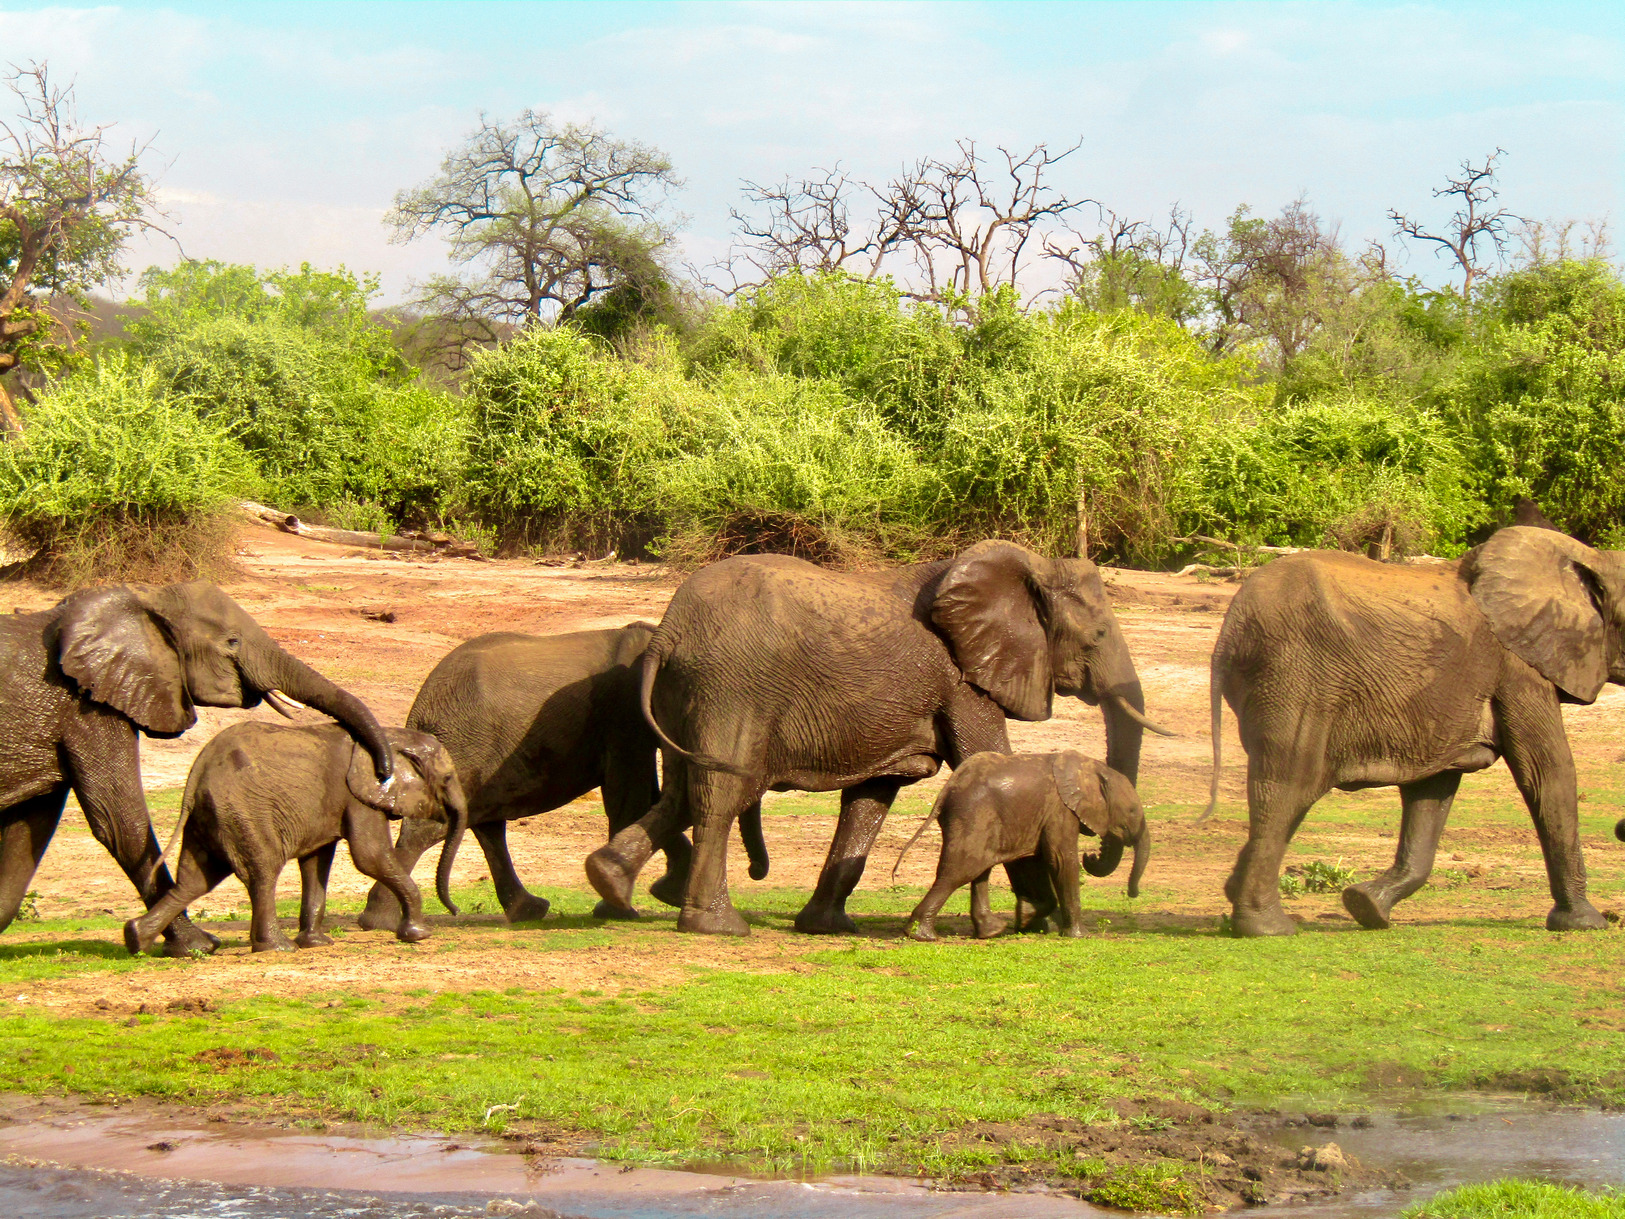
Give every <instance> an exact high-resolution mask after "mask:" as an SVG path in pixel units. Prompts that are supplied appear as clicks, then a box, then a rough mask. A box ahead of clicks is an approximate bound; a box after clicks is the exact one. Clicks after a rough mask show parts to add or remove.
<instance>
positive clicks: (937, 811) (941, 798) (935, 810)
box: [891, 783, 949, 880]
mask: <svg viewBox="0 0 1625 1219" xmlns="http://www.w3.org/2000/svg"><path fill="white" fill-rule="evenodd" d="M948 786H949V785H948V784H947V783H944V784H943V785H942V790H941V791H939V792H938V793H937V798H936V800H935V801H934V802H933V803H932V805H931V811H930V812H929V813H927V814H926V815H925V820H924V821H922V822H920V828H919V829H917V830H915V831H914V837H912V838H910V839H909V840H908V841H907V842H905V843H904V844H903V849H902V850H901V851H898V852H897V862H896V863H894V864H892V866H891V877H892V879H893V880H896V879H897V869H898V868H900V867H902V866H903V856H905V855H907V854H908V853H909V851H910V849H911V848H912V847H913V846H914V844H915V843H916V842H918V841H919V840H920V835H921V834H923V833H925V827H926V826H928V825H930V824H931V823H932V822H933V821H935V820H936V819H937V818H938V817H940V816H942V806H943V805H944V804H946V803H947V802H948Z"/></svg>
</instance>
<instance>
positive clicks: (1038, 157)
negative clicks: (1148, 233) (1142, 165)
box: [874, 140, 1094, 314]
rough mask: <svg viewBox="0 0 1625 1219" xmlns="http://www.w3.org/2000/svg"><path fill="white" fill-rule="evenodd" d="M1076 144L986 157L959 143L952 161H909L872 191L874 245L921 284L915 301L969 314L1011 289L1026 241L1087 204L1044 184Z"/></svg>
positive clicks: (1016, 286)
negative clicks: (896, 255)
mask: <svg viewBox="0 0 1625 1219" xmlns="http://www.w3.org/2000/svg"><path fill="white" fill-rule="evenodd" d="M1081 146H1082V145H1081V141H1080V142H1079V143H1078V144H1074V145H1072V147H1070V148H1068V149H1066V150H1064V151H1062V152H1059V153H1052V152H1050V150H1049V146H1048V145H1047V144H1035V145H1034V146H1033V147H1032V148H1031V149H1030V150H1029V151H1027V152H1025V153H1022V154H1020V155H1018V154H1017V153H1015V152H1014V151H1012V150H1011V149H1008V148H1005V147H1004V146H1003V145H999V146H998V147H997V153H998V155H997V157H996V158H991V157H986V156H984V155H983V154H982V153H981V152H980V151H979V150H978V149H977V146H976V142H975V141H974V140H960V141H958V150H959V155H958V156H956V157H950V158H947V159H935V158H933V159H928V160H923V161H919V162H916V163H915V165H914V167H913V168H912V169H910V170H907V171H905V172H904V173H902V174H900V175H898V176H897V177H896V178H893V179H892V180H891V181H890V182H889V183H887V184H886V185H885V186H884V187H880V188H877V189H876V190H875V191H874V194H875V196H876V198H877V199H878V201H879V204H880V216H879V223H878V225H877V226H876V228H877V238H876V240H877V241H878V242H879V243H880V244H881V246H882V247H883V248H886V249H897V250H900V251H901V250H907V251H908V253H909V254H910V256H911V257H912V259H913V262H914V266H915V269H916V271H917V272H918V273H919V275H920V277H921V280H922V281H923V289H922V290H921V291H920V292H919V293H918V294H919V295H921V296H923V297H924V298H926V299H929V300H934V301H938V302H942V303H944V304H948V305H950V306H951V307H953V308H956V309H959V310H961V311H963V312H965V313H967V314H973V313H974V311H975V304H974V302H975V300H976V299H977V298H979V297H983V296H987V295H989V294H991V293H992V292H993V291H994V290H995V289H996V288H998V287H1001V286H1008V287H1010V288H1012V289H1019V286H1020V276H1021V272H1022V270H1023V269H1024V267H1025V265H1026V263H1025V258H1026V255H1027V251H1028V246H1029V245H1030V244H1031V243H1032V241H1033V239H1034V237H1039V238H1040V239H1041V238H1042V236H1043V233H1044V230H1045V228H1046V227H1047V226H1048V225H1049V224H1051V223H1053V222H1055V221H1058V220H1060V219H1061V218H1063V217H1065V216H1067V215H1069V214H1070V213H1072V212H1073V211H1076V210H1077V209H1078V208H1080V207H1083V206H1085V205H1087V204H1091V203H1093V202H1094V200H1092V199H1071V198H1068V197H1067V196H1066V195H1065V194H1062V193H1061V192H1060V191H1058V190H1056V188H1055V187H1054V186H1052V185H1051V184H1050V183H1049V182H1048V181H1047V180H1046V179H1047V177H1048V176H1049V174H1050V172H1051V170H1053V168H1054V167H1055V166H1056V165H1058V164H1060V163H1061V162H1062V161H1064V160H1065V159H1066V158H1067V157H1069V156H1071V155H1072V154H1073V153H1074V152H1076V151H1077V150H1078V149H1079V148H1080V147H1081ZM1000 162H1002V164H1000Z"/></svg>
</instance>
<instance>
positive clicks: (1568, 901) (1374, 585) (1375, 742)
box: [1208, 526, 1625, 935]
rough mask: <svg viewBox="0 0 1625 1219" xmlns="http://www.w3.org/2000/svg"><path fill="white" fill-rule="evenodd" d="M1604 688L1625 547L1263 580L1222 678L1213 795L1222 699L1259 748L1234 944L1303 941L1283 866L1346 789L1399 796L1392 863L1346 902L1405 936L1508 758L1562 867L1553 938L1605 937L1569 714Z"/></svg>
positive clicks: (1216, 655)
mask: <svg viewBox="0 0 1625 1219" xmlns="http://www.w3.org/2000/svg"><path fill="white" fill-rule="evenodd" d="M1605 682H1616V683H1617V682H1625V552H1619V551H1606V550H1594V549H1592V548H1591V547H1589V546H1586V545H1584V544H1583V543H1580V542H1577V541H1575V540H1574V539H1572V538H1570V537H1567V536H1565V535H1564V534H1561V533H1557V532H1555V531H1552V530H1550V529H1543V528H1535V527H1528V526H1515V527H1512V528H1508V529H1503V530H1501V531H1500V532H1498V533H1496V534H1494V535H1493V536H1492V537H1491V538H1490V539H1489V541H1487V542H1485V543H1484V544H1483V545H1482V546H1480V547H1478V548H1477V549H1476V550H1473V551H1470V552H1468V553H1467V554H1466V555H1465V556H1463V557H1462V558H1461V559H1459V560H1458V561H1456V562H1453V563H1441V564H1435V565H1429V566H1402V565H1397V564H1385V563H1376V562H1372V561H1371V560H1369V559H1364V558H1357V557H1355V556H1353V555H1347V554H1341V553H1337V552H1330V551H1328V552H1317V553H1310V554H1299V555H1293V556H1289V557H1286V558H1281V559H1277V560H1276V561H1275V562H1273V563H1270V564H1269V565H1268V566H1266V567H1264V568H1262V569H1261V570H1259V571H1257V572H1255V573H1254V574H1253V575H1251V576H1249V577H1248V578H1247V580H1246V581H1245V582H1244V583H1243V584H1242V586H1241V588H1240V590H1239V591H1238V592H1237V593H1236V596H1235V599H1234V600H1233V601H1232V602H1231V604H1230V609H1229V611H1228V612H1227V613H1226V614H1225V618H1224V625H1223V626H1222V628H1221V629H1220V631H1219V639H1218V643H1217V645H1216V646H1215V648H1214V651H1213V665H1212V714H1213V797H1214V800H1215V801H1216V799H1217V795H1218V782H1219V765H1220V740H1219V726H1220V715H1221V711H1222V705H1223V702H1228V703H1229V704H1230V707H1231V709H1232V710H1233V711H1234V712H1235V714H1236V719H1237V721H1238V723H1239V725H1240V729H1241V742H1242V747H1243V748H1244V749H1245V750H1246V752H1247V805H1248V816H1249V831H1248V836H1247V843H1246V845H1245V846H1244V847H1243V848H1242V850H1241V854H1240V856H1239V857H1238V858H1237V860H1236V866H1235V870H1234V871H1233V872H1232V873H1231V875H1230V879H1229V880H1228V882H1226V884H1225V895H1226V896H1227V897H1228V898H1229V899H1230V901H1231V903H1232V905H1233V913H1232V926H1233V927H1234V929H1235V932H1236V934H1237V935H1283V934H1288V933H1290V932H1292V931H1293V930H1295V928H1294V925H1293V923H1292V921H1291V919H1289V918H1288V917H1287V915H1286V913H1285V911H1283V910H1282V909H1281V900H1280V891H1279V873H1280V867H1281V860H1282V856H1283V854H1284V853H1285V851H1286V844H1287V842H1288V840H1289V839H1290V838H1291V837H1292V834H1293V832H1294V831H1295V830H1296V829H1297V827H1298V824H1299V823H1300V822H1301V821H1302V820H1303V817H1304V815H1305V814H1306V813H1307V812H1308V811H1309V807H1310V806H1311V805H1312V804H1314V802H1315V801H1316V800H1318V799H1319V798H1320V797H1321V796H1322V795H1324V794H1325V793H1326V792H1328V791H1330V790H1331V789H1332V788H1334V787H1335V788H1339V789H1341V790H1344V791H1352V790H1355V789H1357V788H1365V787H1389V786H1397V787H1398V788H1399V795H1400V802H1401V804H1402V806H1403V809H1404V812H1403V817H1402V821H1401V825H1400V832H1399V843H1398V848H1397V850H1396V851H1395V855H1394V863H1393V866H1392V867H1391V868H1389V869H1388V870H1387V871H1386V872H1384V873H1382V874H1381V875H1380V876H1376V877H1373V878H1372V879H1371V880H1368V881H1365V882H1363V883H1361V884H1358V885H1354V886H1352V887H1350V888H1348V889H1345V890H1344V891H1343V904H1344V906H1346V907H1347V909H1348V911H1349V913H1350V914H1352V915H1353V916H1354V918H1355V919H1356V920H1357V921H1358V922H1359V923H1360V924H1361V925H1362V926H1365V927H1372V928H1380V927H1386V926H1388V920H1389V914H1390V912H1391V911H1392V909H1393V906H1394V903H1395V902H1398V901H1400V900H1401V899H1403V898H1405V897H1408V896H1410V895H1411V894H1412V893H1414V892H1416V890H1417V889H1419V888H1421V887H1422V885H1423V883H1424V882H1425V881H1426V880H1427V877H1428V873H1429V872H1430V871H1431V870H1432V867H1433V857H1434V853H1435V851H1436V849H1437V847H1438V843H1439V835H1440V833H1441V832H1442V831H1443V829H1444V823H1445V818H1446V817H1447V816H1448V814H1449V812H1450V804H1451V801H1452V800H1454V799H1455V795H1456V789H1457V787H1458V785H1459V784H1460V782H1461V776H1462V775H1463V774H1468V773H1471V772H1472V771H1476V770H1483V769H1484V768H1485V767H1487V766H1490V765H1492V764H1493V763H1494V762H1495V761H1496V759H1498V758H1501V757H1504V758H1506V761H1507V766H1508V767H1509V768H1510V769H1511V771H1512V777H1513V779H1514V780H1515V781H1516V782H1517V784H1518V790H1519V791H1520V792H1521V793H1522V795H1523V798H1524V802H1525V803H1526V804H1527V805H1528V807H1529V812H1530V815H1531V816H1532V817H1533V818H1534V822H1535V830H1536V833H1537V834H1538V835H1539V837H1540V844H1541V850H1542V852H1543V853H1544V854H1545V857H1546V872H1547V876H1548V878H1549V880H1550V883H1551V891H1552V898H1553V900H1554V902H1555V903H1556V904H1555V905H1554V906H1553V907H1552V910H1551V913H1550V914H1548V915H1547V918H1546V926H1547V927H1548V928H1549V929H1551V930H1553V931H1566V930H1573V929H1577V928H1596V927H1601V926H1603V919H1602V916H1601V915H1599V914H1598V913H1597V911H1596V910H1595V909H1594V908H1593V907H1592V905H1591V903H1590V901H1588V900H1587V898H1586V873H1585V863H1584V861H1583V860H1582V859H1581V856H1580V840H1579V831H1578V824H1577V814H1576V807H1577V804H1576V797H1577V793H1576V790H1575V772H1574V759H1573V757H1572V755H1571V754H1570V752H1569V744H1568V738H1567V737H1566V736H1565V735H1564V731H1563V716H1562V711H1561V705H1562V704H1563V703H1582V704H1585V703H1590V702H1592V701H1594V700H1595V699H1596V697H1597V693H1598V691H1599V690H1601V689H1602V686H1603V684H1604V683H1605ZM1221 700H1222V701H1221ZM1212 808H1213V803H1212V802H1210V803H1209V806H1208V809H1209V812H1211V811H1212Z"/></svg>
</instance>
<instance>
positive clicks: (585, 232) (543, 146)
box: [386, 110, 680, 342]
mask: <svg viewBox="0 0 1625 1219" xmlns="http://www.w3.org/2000/svg"><path fill="white" fill-rule="evenodd" d="M678 185H680V182H679V180H678V179H677V177H676V175H675V174H674V173H673V171H672V166H671V162H670V160H668V159H667V157H666V154H665V153H663V152H661V151H660V150H659V149H656V148H651V147H649V146H648V145H646V144H640V143H637V142H635V141H630V140H618V139H615V138H614V137H612V136H610V135H609V134H608V133H607V132H605V131H602V130H600V129H599V128H597V127H594V126H590V125H581V124H576V123H565V124H562V125H561V124H558V123H555V122H554V121H553V119H552V118H551V117H550V116H549V115H547V114H546V113H545V112H541V111H535V110H525V111H522V112H521V113H520V114H519V116H518V117H517V118H516V119H514V120H513V121H512V122H501V121H497V120H494V119H490V118H487V117H485V116H483V115H482V116H481V118H480V125H479V127H478V128H477V129H476V130H475V131H474V132H473V134H472V135H470V136H469V137H468V139H467V140H466V141H464V143H463V144H462V145H460V146H459V147H457V148H454V149H453V150H452V151H451V152H449V153H447V154H446V159H445V160H444V161H443V162H442V163H441V166H440V172H439V174H437V175H436V176H435V177H434V178H432V179H430V180H429V181H428V182H426V183H424V184H423V185H421V186H418V187H415V188H413V189H411V190H403V191H401V192H400V193H398V194H397V195H396V196H395V206H394V208H393V209H392V210H391V211H390V213H389V215H388V216H387V217H386V222H387V223H388V224H390V225H391V226H393V228H394V230H395V240H397V241H412V240H415V239H417V238H419V237H423V236H425V235H427V234H429V233H440V234H442V235H444V236H445V237H446V238H447V240H448V241H449V242H450V244H451V260H452V262H453V263H455V264H458V265H459V266H462V267H465V268H467V270H466V271H465V273H463V274H461V275H445V276H435V277H433V278H431V279H430V280H428V281H427V282H426V283H425V284H424V285H423V291H422V294H421V302H420V303H421V306H422V307H423V308H424V309H425V310H427V311H428V312H430V313H431V314H434V315H438V316H441V317H444V318H446V319H448V321H451V322H453V323H455V325H454V326H453V327H452V330H453V332H454V333H456V335H457V336H458V338H459V341H468V340H473V341H481V342H491V341H494V340H495V339H496V337H497V336H498V335H499V334H501V333H502V332H503V331H504V330H505V329H506V328H510V327H513V326H523V325H526V324H529V323H531V322H536V321H541V320H546V319H550V318H551V319H559V320H566V319H569V318H570V317H571V316H573V315H574V314H575V313H576V312H577V311H578V310H580V309H581V308H582V307H583V306H585V305H587V304H588V302H590V301H592V300H593V298H594V297H596V296H598V295H600V294H601V293H606V292H608V291H610V290H611V289H613V288H616V287H618V286H621V285H626V284H633V285H636V286H640V287H642V288H644V289H645V290H646V291H647V294H648V295H649V296H651V297H652V296H657V295H658V291H657V285H656V284H654V283H653V282H645V281H654V280H659V281H660V284H661V285H663V284H664V283H665V276H666V272H665V268H664V264H663V261H662V260H663V256H664V255H665V254H666V253H667V251H668V248H669V246H670V244H671V242H672V238H673V228H672V224H671V222H670V221H669V220H668V219H667V218H666V217H665V216H664V215H663V214H662V211H661V205H662V204H663V202H664V200H665V197H666V195H667V193H668V192H669V191H670V190H671V189H673V188H674V187H676V186H678Z"/></svg>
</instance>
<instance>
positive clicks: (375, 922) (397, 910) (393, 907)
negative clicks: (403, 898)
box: [356, 886, 401, 931]
mask: <svg viewBox="0 0 1625 1219" xmlns="http://www.w3.org/2000/svg"><path fill="white" fill-rule="evenodd" d="M380 889H382V886H380ZM400 921H401V904H400V903H399V902H397V901H396V900H395V897H394V895H393V894H392V893H390V892H389V891H388V890H387V889H382V892H378V891H374V892H372V893H369V894H368V895H367V908H366V909H365V910H363V911H362V912H361V914H360V915H359V916H358V917H357V918H356V923H357V924H358V925H359V926H360V928H361V930H363V931H388V930H390V928H392V927H394V926H395V925H396V924H397V923H399V922H400Z"/></svg>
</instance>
